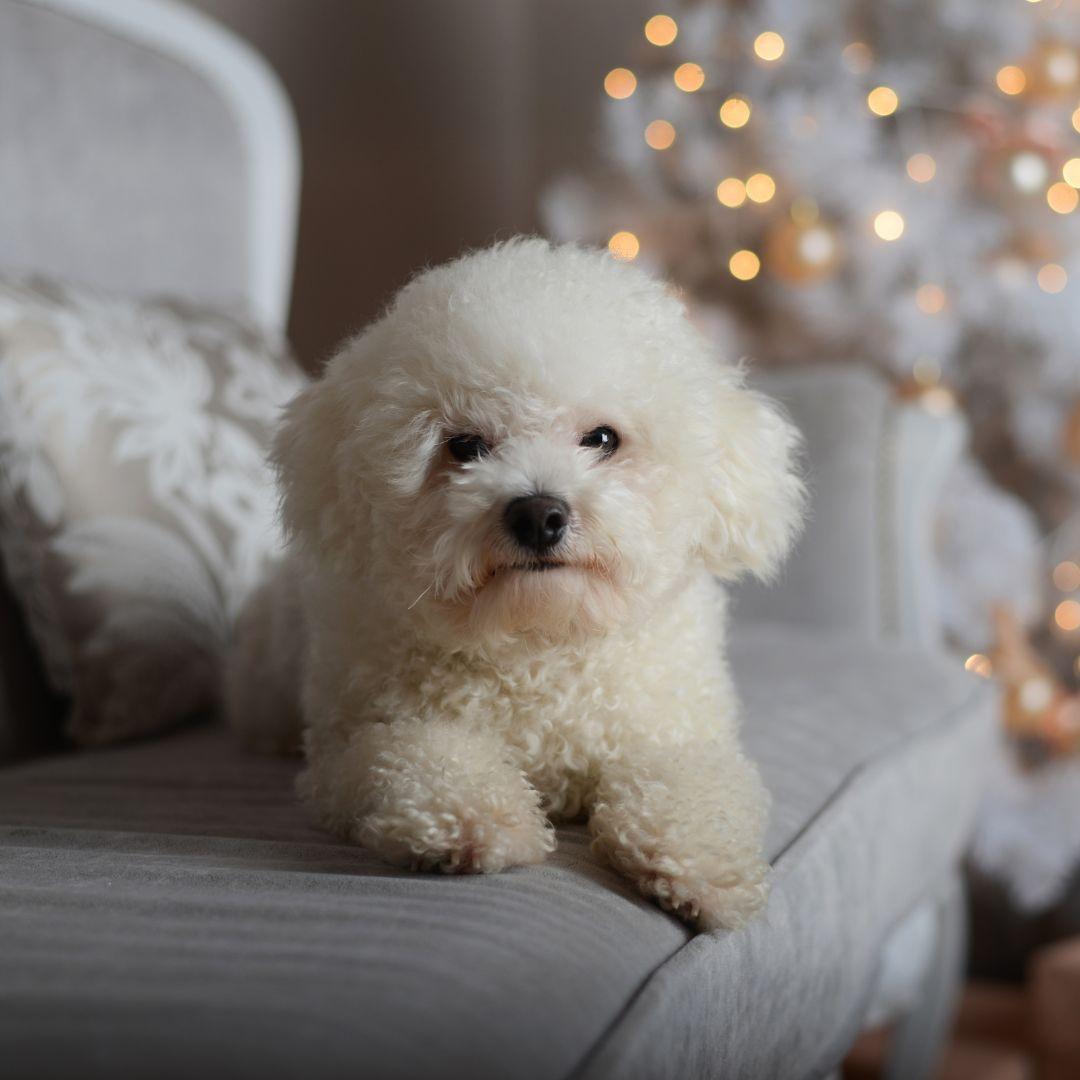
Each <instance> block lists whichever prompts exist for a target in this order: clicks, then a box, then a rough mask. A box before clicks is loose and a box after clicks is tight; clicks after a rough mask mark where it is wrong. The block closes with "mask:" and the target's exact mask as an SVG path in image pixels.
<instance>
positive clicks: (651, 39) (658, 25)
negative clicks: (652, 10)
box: [645, 15, 679, 46]
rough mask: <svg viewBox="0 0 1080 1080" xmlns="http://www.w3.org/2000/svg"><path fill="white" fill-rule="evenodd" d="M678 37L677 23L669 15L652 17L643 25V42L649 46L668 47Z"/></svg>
mask: <svg viewBox="0 0 1080 1080" xmlns="http://www.w3.org/2000/svg"><path fill="white" fill-rule="evenodd" d="M678 36H679V26H678V23H676V22H675V20H674V19H673V18H672V17H671V16H670V15H654V16H653V17H652V18H651V19H649V21H648V22H647V23H646V24H645V40H646V41H648V43H649V44H650V45H660V46H664V45H670V44H671V43H672V42H673V41H674V40H675V39H676V38H677V37H678Z"/></svg>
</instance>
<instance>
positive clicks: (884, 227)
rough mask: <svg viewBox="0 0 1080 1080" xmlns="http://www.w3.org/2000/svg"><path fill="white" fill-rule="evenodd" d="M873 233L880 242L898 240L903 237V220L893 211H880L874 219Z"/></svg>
mask: <svg viewBox="0 0 1080 1080" xmlns="http://www.w3.org/2000/svg"><path fill="white" fill-rule="evenodd" d="M874 232H875V233H877V235H878V236H879V237H880V238H881V239H882V240H899V239H900V237H901V236H903V235H904V219H903V217H902V216H901V215H900V214H899V213H897V211H895V210H882V211H881V213H879V214H876V215H875V217H874Z"/></svg>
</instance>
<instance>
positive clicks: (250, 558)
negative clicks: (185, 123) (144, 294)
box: [0, 274, 303, 743]
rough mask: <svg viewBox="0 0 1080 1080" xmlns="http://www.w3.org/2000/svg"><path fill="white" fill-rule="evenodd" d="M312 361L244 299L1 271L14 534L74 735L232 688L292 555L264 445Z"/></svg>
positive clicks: (176, 708) (92, 736)
mask: <svg viewBox="0 0 1080 1080" xmlns="http://www.w3.org/2000/svg"><path fill="white" fill-rule="evenodd" d="M302 385H303V377H302V375H301V373H300V371H299V369H298V368H297V367H296V365H295V363H294V362H293V360H292V359H291V357H290V356H289V355H288V350H287V347H286V346H285V344H284V342H283V341H282V340H280V337H279V335H277V334H274V333H267V332H265V331H264V330H262V329H260V328H259V327H257V326H256V325H254V324H253V323H251V322H250V320H249V319H247V318H246V317H245V316H244V315H243V314H242V313H240V312H236V311H233V312H229V311H224V310H220V309H218V308H213V307H208V306H205V305H193V304H189V303H184V302H181V301H178V300H165V299H157V300H142V301H135V300H132V299H130V298H129V297H126V296H121V295H114V294H110V293H104V292H99V291H95V290H89V289H84V288H76V287H73V286H70V285H61V284H59V283H57V282H53V281H50V280H46V279H44V278H40V277H34V278H22V277H19V276H13V275H5V274H0V477H2V482H0V548H2V550H3V563H4V566H3V568H4V571H5V572H6V574H7V576H8V578H9V579H10V582H11V585H12V589H13V591H14V593H15V595H16V596H17V597H18V599H19V601H20V602H21V604H22V608H23V610H24V611H25V613H26V616H27V621H28V623H29V625H30V629H31V631H32V633H33V635H34V638H35V641H36V643H37V645H38V646H39V649H40V651H41V655H42V658H43V659H44V661H45V664H46V668H47V670H48V673H49V675H50V678H51V681H52V684H53V688H54V690H56V691H57V692H59V693H63V694H65V695H68V696H70V697H71V698H72V699H73V704H74V708H73V711H72V715H71V719H70V723H69V732H70V734H72V735H73V736H74V737H75V738H76V739H77V740H79V741H81V742H87V743H100V742H109V741H113V740H116V739H119V738H124V737H128V736H131V735H138V734H145V733H147V732H149V731H154V730H159V729H162V728H165V727H168V726H169V725H171V724H174V723H176V722H178V721H180V720H182V719H185V718H187V717H190V716H191V715H192V714H193V713H195V712H197V711H198V710H200V709H204V708H206V707H207V706H208V705H210V704H211V703H212V702H214V701H215V700H216V699H217V697H218V687H219V680H220V670H219V665H220V661H221V658H222V656H223V654H224V651H225V648H226V645H227V638H228V634H229V628H230V626H231V623H232V621H233V619H234V618H235V616H236V613H237V612H238V611H239V609H240V607H241V605H242V603H243V600H244V598H245V596H246V594H247V592H248V591H249V590H250V588H251V587H252V586H253V585H254V584H256V583H257V582H258V581H259V580H260V579H261V578H262V577H263V576H264V575H265V572H266V567H267V565H268V563H269V561H270V560H271V559H272V558H273V557H274V556H275V555H276V553H277V547H278V542H277V536H276V530H275V529H274V527H273V524H274V514H275V510H276V499H275V491H274V486H273V484H272V482H271V479H270V476H269V466H268V464H267V462H266V454H267V451H268V448H269V443H270V437H271V433H272V431H273V429H274V426H275V424H276V422H277V420H278V415H279V410H280V408H281V406H282V405H284V404H285V402H286V401H288V399H289V398H290V397H291V396H292V395H293V394H295V393H296V392H297V391H298V390H299V389H300V388H301V386H302Z"/></svg>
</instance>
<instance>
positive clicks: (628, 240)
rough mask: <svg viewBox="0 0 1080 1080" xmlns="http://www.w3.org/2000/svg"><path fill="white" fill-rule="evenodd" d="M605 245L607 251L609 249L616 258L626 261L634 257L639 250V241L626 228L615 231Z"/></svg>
mask: <svg viewBox="0 0 1080 1080" xmlns="http://www.w3.org/2000/svg"><path fill="white" fill-rule="evenodd" d="M607 246H608V251H610V252H611V254H612V255H614V256H615V258H616V259H623V260H624V261H626V262H629V261H630V260H631V259H636V258H637V256H638V252H639V251H640V250H641V242H640V241H639V240H638V238H637V237H636V236H635V235H634V234H633V233H632V232H627V231H626V230H623V231H622V232H617V233H615V235H614V236H612V238H611V239H610V240H609V241H608V242H607Z"/></svg>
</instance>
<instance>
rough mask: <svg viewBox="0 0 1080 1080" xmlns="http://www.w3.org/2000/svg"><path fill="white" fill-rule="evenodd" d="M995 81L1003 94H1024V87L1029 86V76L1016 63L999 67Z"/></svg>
mask: <svg viewBox="0 0 1080 1080" xmlns="http://www.w3.org/2000/svg"><path fill="white" fill-rule="evenodd" d="M994 81H995V82H996V83H997V87H998V89H999V90H1000V91H1001V92H1002V93H1003V94H1009V95H1015V94H1022V93H1023V92H1024V87H1026V86H1027V76H1026V75H1025V74H1024V69H1023V68H1019V67H1017V66H1016V65H1015V64H1006V65H1005V66H1004V67H1003V68H1001V69H999V71H998V73H997V76H996V77H995V80H994Z"/></svg>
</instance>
